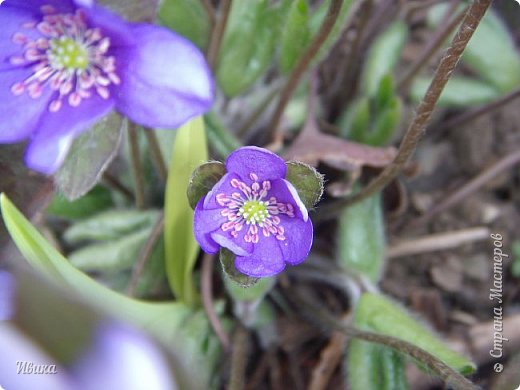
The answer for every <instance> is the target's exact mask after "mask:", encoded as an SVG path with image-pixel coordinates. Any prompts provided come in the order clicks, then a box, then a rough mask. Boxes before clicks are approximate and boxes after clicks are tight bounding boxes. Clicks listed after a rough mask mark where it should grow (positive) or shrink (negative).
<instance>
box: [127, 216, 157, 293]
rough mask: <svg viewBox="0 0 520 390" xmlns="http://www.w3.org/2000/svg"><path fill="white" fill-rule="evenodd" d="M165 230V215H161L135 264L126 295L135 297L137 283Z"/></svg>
mask: <svg viewBox="0 0 520 390" xmlns="http://www.w3.org/2000/svg"><path fill="white" fill-rule="evenodd" d="M163 229H164V213H161V215H160V216H159V218H157V221H156V222H155V224H154V225H153V228H152V231H151V232H150V236H148V239H147V240H146V242H145V244H144V246H143V249H141V252H140V253H139V256H138V257H137V260H136V262H135V265H134V268H133V270H132V276H131V277H130V282H129V283H128V286H127V288H126V294H127V295H128V296H133V295H134V294H135V289H136V288H137V283H138V282H139V277H140V276H141V274H142V273H143V270H144V267H145V266H146V263H147V262H148V260H149V259H150V256H151V255H152V252H153V249H154V247H155V244H156V243H157V240H158V239H159V237H161V234H162V232H163Z"/></svg>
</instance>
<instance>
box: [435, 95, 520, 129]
mask: <svg viewBox="0 0 520 390" xmlns="http://www.w3.org/2000/svg"><path fill="white" fill-rule="evenodd" d="M519 97H520V88H519V89H516V90H514V91H513V92H511V93H509V94H507V95H505V96H503V97H501V98H500V99H498V100H495V101H494V102H491V103H488V104H486V105H483V106H481V107H477V108H474V109H471V110H467V111H464V113H462V114H460V115H458V116H456V117H454V118H452V119H450V120H448V121H446V122H444V123H441V124H440V126H439V127H437V128H435V129H433V131H434V132H440V131H444V130H446V129H449V128H453V127H459V126H462V125H463V124H465V123H468V122H470V121H472V120H475V119H477V118H478V117H480V116H482V115H485V114H489V113H490V112H493V111H494V110H496V109H497V108H500V107H502V106H505V105H506V104H508V103H510V102H512V101H513V100H515V99H518V98H519Z"/></svg>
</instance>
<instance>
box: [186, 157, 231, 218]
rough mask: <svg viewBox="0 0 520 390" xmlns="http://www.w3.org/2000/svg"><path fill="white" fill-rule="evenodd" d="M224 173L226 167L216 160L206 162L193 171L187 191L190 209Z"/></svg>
mask: <svg viewBox="0 0 520 390" xmlns="http://www.w3.org/2000/svg"><path fill="white" fill-rule="evenodd" d="M225 173H226V167H225V166H224V164H222V163H221V162H218V161H209V162H206V163H204V164H202V165H200V166H198V167H197V169H195V171H193V174H192V175H191V177H190V182H189V185H188V191H187V196H188V201H189V202H190V206H191V208H192V209H195V207H196V206H197V203H198V202H199V200H200V199H201V198H203V197H204V196H206V194H207V193H208V192H209V191H210V190H211V189H212V188H213V186H214V185H215V184H217V182H218V181H219V180H220V179H221V178H222V176H224V174H225Z"/></svg>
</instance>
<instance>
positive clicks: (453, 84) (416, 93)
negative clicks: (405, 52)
mask: <svg viewBox="0 0 520 390" xmlns="http://www.w3.org/2000/svg"><path fill="white" fill-rule="evenodd" d="M430 82H431V80H430V79H429V78H422V77H420V78H417V79H415V81H414V82H413V84H412V87H411V88H410V98H411V99H412V100H413V101H414V102H420V101H421V100H422V98H423V97H424V94H425V93H426V90H427V89H428V86H429V85H430ZM500 95H501V93H500V92H499V91H497V90H496V89H495V88H493V87H492V86H490V85H488V84H485V83H483V82H482V81H478V80H475V79H470V78H468V77H463V76H452V77H451V78H450V80H449V81H448V83H447V84H446V86H445V87H444V90H443V91H442V94H441V96H440V98H439V101H438V102H437V105H438V106H440V107H454V108H457V107H460V108H464V107H469V106H474V105H478V104H486V103H489V102H492V101H493V100H495V99H497V98H498V97H500Z"/></svg>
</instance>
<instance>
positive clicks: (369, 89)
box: [361, 20, 408, 97]
mask: <svg viewBox="0 0 520 390" xmlns="http://www.w3.org/2000/svg"><path fill="white" fill-rule="evenodd" d="M407 37H408V27H407V25H406V23H404V22H403V21H400V20H398V21H396V22H393V23H392V24H391V25H390V27H388V28H387V29H386V30H385V31H383V32H382V33H381V35H380V36H378V37H377V38H376V40H375V41H374V43H373V44H372V46H371V47H370V49H369V52H368V55H367V60H366V63H365V68H364V71H363V76H362V81H361V86H362V90H363V94H364V95H365V96H370V97H373V96H375V95H376V93H377V90H378V88H379V83H380V82H381V79H382V78H383V77H384V76H385V75H386V74H392V73H393V70H394V68H395V65H396V64H397V61H398V60H399V58H400V57H401V51H402V49H403V46H404V44H405V42H406V39H407Z"/></svg>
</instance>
